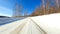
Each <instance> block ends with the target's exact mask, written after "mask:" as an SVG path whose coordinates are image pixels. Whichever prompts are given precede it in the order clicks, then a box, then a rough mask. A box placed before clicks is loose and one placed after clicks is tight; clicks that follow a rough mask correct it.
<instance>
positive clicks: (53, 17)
mask: <svg viewBox="0 0 60 34" xmlns="http://www.w3.org/2000/svg"><path fill="white" fill-rule="evenodd" d="M25 24H26V25H25ZM36 24H37V25H38V26H39V27H41V28H42V29H43V30H44V31H45V32H46V33H47V34H60V13H56V14H49V15H43V16H36V17H28V18H26V19H23V20H18V21H14V22H12V23H10V24H6V25H3V26H0V34H4V33H6V34H17V33H19V34H37V33H38V34H41V32H40V31H39V27H38V26H36ZM39 32H40V33H39ZM42 34H44V33H43V31H42Z"/></svg>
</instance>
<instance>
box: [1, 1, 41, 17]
mask: <svg viewBox="0 0 60 34" xmlns="http://www.w3.org/2000/svg"><path fill="white" fill-rule="evenodd" d="M16 1H17V2H18V4H22V6H23V7H22V8H23V12H24V11H26V10H27V11H28V14H30V13H32V12H33V11H34V9H35V8H36V6H39V5H40V3H41V0H16ZM16 1H15V0H0V15H4V16H12V14H13V11H14V10H13V9H14V6H15V5H14V3H15V2H16Z"/></svg>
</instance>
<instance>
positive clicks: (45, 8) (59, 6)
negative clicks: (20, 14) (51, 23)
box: [31, 0, 60, 16]
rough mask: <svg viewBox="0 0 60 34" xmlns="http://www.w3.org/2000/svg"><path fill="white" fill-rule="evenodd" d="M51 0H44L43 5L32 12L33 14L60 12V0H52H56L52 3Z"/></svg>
mask: <svg viewBox="0 0 60 34" xmlns="http://www.w3.org/2000/svg"><path fill="white" fill-rule="evenodd" d="M50 1H51V0H42V6H41V7H40V8H38V9H35V11H34V12H33V13H32V14H31V16H38V15H45V14H52V13H59V12H60V3H59V2H60V0H52V1H54V4H52V3H51V2H50ZM50 4H51V6H50Z"/></svg>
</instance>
